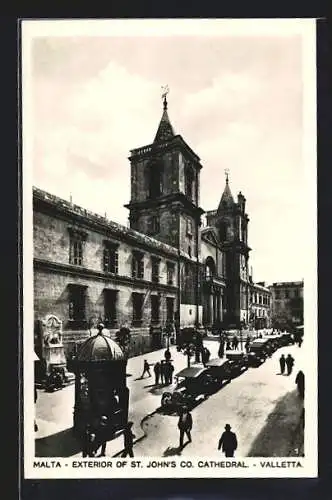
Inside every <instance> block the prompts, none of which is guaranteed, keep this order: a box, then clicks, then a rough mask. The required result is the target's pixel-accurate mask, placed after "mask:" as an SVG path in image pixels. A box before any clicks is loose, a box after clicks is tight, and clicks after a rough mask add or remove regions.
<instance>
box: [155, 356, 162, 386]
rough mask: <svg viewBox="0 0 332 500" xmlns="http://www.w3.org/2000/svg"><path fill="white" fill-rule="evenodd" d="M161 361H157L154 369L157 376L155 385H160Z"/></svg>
mask: <svg viewBox="0 0 332 500" xmlns="http://www.w3.org/2000/svg"><path fill="white" fill-rule="evenodd" d="M160 366H161V365H160V363H159V361H157V363H156V364H155V365H154V367H153V371H154V376H155V385H159V377H160Z"/></svg>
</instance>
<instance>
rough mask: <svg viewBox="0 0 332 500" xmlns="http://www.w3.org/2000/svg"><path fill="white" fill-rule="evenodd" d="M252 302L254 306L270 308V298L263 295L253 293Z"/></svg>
mask: <svg viewBox="0 0 332 500" xmlns="http://www.w3.org/2000/svg"><path fill="white" fill-rule="evenodd" d="M251 300H252V302H253V303H254V304H260V305H263V306H269V305H270V297H269V296H267V295H261V294H259V293H253V294H252V297H251Z"/></svg>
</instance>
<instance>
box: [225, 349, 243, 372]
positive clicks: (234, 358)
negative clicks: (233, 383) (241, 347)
mask: <svg viewBox="0 0 332 500" xmlns="http://www.w3.org/2000/svg"><path fill="white" fill-rule="evenodd" d="M225 355H226V358H227V359H228V360H229V362H230V369H231V375H232V377H236V376H237V375H239V374H240V373H242V372H243V371H245V370H246V369H247V368H248V356H247V354H246V353H245V352H244V351H226V352H225Z"/></svg>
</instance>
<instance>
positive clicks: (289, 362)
mask: <svg viewBox="0 0 332 500" xmlns="http://www.w3.org/2000/svg"><path fill="white" fill-rule="evenodd" d="M294 363H295V359H294V358H293V356H292V355H291V354H288V356H287V357H285V355H284V354H282V355H281V357H280V359H279V364H280V373H281V375H283V374H284V373H285V368H287V375H290V374H291V373H292V371H293V366H294Z"/></svg>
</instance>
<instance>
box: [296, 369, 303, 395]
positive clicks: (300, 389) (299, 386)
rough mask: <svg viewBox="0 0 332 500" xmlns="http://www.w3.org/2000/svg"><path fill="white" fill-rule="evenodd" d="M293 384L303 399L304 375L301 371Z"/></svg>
mask: <svg viewBox="0 0 332 500" xmlns="http://www.w3.org/2000/svg"><path fill="white" fill-rule="evenodd" d="M295 383H296V385H297V391H298V393H299V396H300V398H302V399H304V373H303V371H302V370H300V371H299V372H298V374H297V375H296V379H295Z"/></svg>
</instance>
